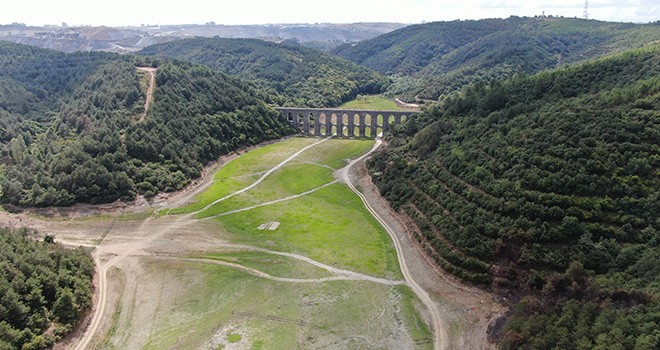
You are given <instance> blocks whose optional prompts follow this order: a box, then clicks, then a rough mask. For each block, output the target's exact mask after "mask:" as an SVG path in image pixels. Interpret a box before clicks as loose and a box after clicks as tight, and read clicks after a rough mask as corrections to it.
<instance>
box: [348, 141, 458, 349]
mask: <svg viewBox="0 0 660 350" xmlns="http://www.w3.org/2000/svg"><path fill="white" fill-rule="evenodd" d="M381 143H382V141H381V140H380V138H378V139H376V144H374V147H373V148H372V149H371V150H370V151H369V152H367V153H366V154H364V155H363V156H362V157H360V158H358V159H354V160H352V161H351V162H350V163H348V165H346V166H345V167H344V168H342V169H340V170H339V171H338V175H339V176H340V177H341V179H342V180H343V181H344V182H345V183H346V185H348V187H349V188H350V189H351V190H352V191H353V192H355V194H357V195H358V196H359V197H360V199H361V200H362V203H364V206H365V207H366V208H367V209H368V210H369V212H370V213H371V215H373V217H374V218H376V220H378V222H379V223H380V224H381V225H382V226H383V228H385V230H386V231H387V233H388V234H389V235H390V237H391V238H392V241H393V242H394V247H395V249H396V255H397V258H398V259H399V266H400V268H401V273H403V277H404V278H405V280H406V282H407V283H408V285H409V286H410V288H411V289H412V290H413V292H415V294H416V295H417V297H418V298H419V299H420V300H421V301H422V303H424V305H425V306H426V308H427V309H428V311H429V314H430V315H431V322H432V326H433V327H432V328H433V338H434V339H433V348H434V349H435V350H442V349H446V348H447V345H446V342H445V339H447V330H446V328H445V326H444V323H443V321H442V317H441V316H440V311H439V306H438V304H437V303H436V302H435V301H433V299H431V296H429V294H428V293H427V292H426V290H424V288H422V287H421V286H420V285H419V284H418V283H417V282H416V281H415V280H414V279H413V275H412V274H411V273H410V269H409V268H408V265H407V263H406V258H405V255H404V254H403V251H402V248H401V242H400V241H399V236H398V235H397V234H396V233H395V232H394V230H392V228H391V227H390V226H389V225H388V224H387V223H386V222H385V220H383V219H382V218H381V217H380V216H379V215H378V213H377V212H376V211H375V210H374V209H373V208H372V207H371V205H370V204H369V202H368V201H367V199H366V198H365V196H364V195H362V193H361V192H360V191H358V190H357V188H355V186H354V185H353V183H352V182H351V178H350V176H349V175H348V174H349V171H350V169H351V167H352V166H353V165H354V164H355V163H357V162H359V161H361V160H362V159H364V158H366V157H368V156H369V155H371V153H373V152H374V151H375V150H376V149H378V147H380V145H381Z"/></svg>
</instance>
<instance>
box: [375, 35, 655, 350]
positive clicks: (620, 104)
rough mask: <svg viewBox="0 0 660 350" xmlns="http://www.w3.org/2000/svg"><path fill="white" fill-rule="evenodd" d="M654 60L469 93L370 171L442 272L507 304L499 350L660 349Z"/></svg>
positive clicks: (647, 57) (408, 131)
mask: <svg viewBox="0 0 660 350" xmlns="http://www.w3.org/2000/svg"><path fill="white" fill-rule="evenodd" d="M658 140H660V46H659V45H654V46H651V47H647V48H644V49H634V50H631V51H627V52H625V53H623V54H618V55H614V56H611V57H608V58H604V59H600V60H597V61H594V62H589V63H583V64H577V65H571V66H568V67H564V68H561V69H557V70H550V71H544V72H542V73H539V74H536V75H533V76H525V75H521V74H516V75H514V76H513V77H512V78H510V79H508V80H506V81H503V82H498V81H496V82H492V83H490V84H483V83H475V84H472V85H469V86H467V87H465V88H464V89H462V90H461V91H460V92H457V93H454V94H450V95H449V96H448V97H447V98H446V99H444V100H443V101H442V103H440V104H438V105H436V106H434V107H433V108H429V109H428V110H426V111H425V112H424V113H422V114H420V115H418V116H416V117H413V118H411V119H410V120H409V121H408V122H406V123H405V124H403V125H402V126H400V127H396V128H394V129H393V131H392V135H391V140H390V145H389V147H387V148H385V149H384V150H383V151H381V152H380V153H379V154H377V155H376V156H375V157H374V158H373V159H372V160H370V162H369V163H368V166H369V169H370V173H371V174H372V176H373V179H374V181H375V183H376V184H377V185H378V187H379V189H380V190H381V193H382V194H383V195H384V196H385V197H386V198H387V199H388V200H389V201H390V203H391V204H392V205H393V206H394V207H395V208H396V209H397V210H399V211H400V212H402V213H405V214H407V216H409V217H410V218H411V220H412V222H413V223H414V226H416V229H415V230H414V231H415V232H416V233H415V234H416V236H417V238H418V240H419V241H420V242H422V243H423V246H424V247H425V249H426V250H427V251H428V253H429V255H430V256H432V257H433V258H434V259H435V261H436V262H437V263H438V264H439V265H440V266H442V267H443V268H444V269H445V270H447V271H449V272H451V273H453V274H455V275H457V276H460V277H461V278H463V279H464V280H467V281H471V282H473V283H476V284H480V285H483V286H488V287H490V288H491V289H492V290H494V291H495V292H497V293H500V294H501V295H503V296H506V297H507V299H509V300H512V301H513V302H512V303H513V304H512V313H511V315H509V317H508V321H507V322H506V324H505V325H504V326H503V328H502V329H499V330H497V329H494V335H495V336H496V337H499V339H500V340H501V345H502V348H504V349H514V348H516V349H592V348H594V349H657V348H658V347H659V346H660V316H659V315H660V303H659V300H658V298H660V221H659V219H658V213H660V143H659V142H658Z"/></svg>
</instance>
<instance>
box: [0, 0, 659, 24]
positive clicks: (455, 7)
mask: <svg viewBox="0 0 660 350" xmlns="http://www.w3.org/2000/svg"><path fill="white" fill-rule="evenodd" d="M656 2H657V1H655V0H617V1H613V0H604V1H593V0H592V1H590V2H589V8H588V13H589V18H590V19H596V20H602V21H612V22H634V23H648V22H654V21H657V20H658V19H660V18H659V17H660V5H658V4H657V3H656ZM136 4H137V5H136ZM35 9H38V10H37V11H35ZM255 9H258V11H255ZM583 12H584V1H581V0H550V1H523V0H500V1H481V0H464V1H462V2H461V3H460V4H456V3H455V2H449V1H437V0H436V1H433V0H401V1H399V2H397V3H386V4H384V3H380V2H377V1H373V0H368V1H362V2H356V1H349V0H334V1H328V2H321V3H312V2H300V1H299V0H280V1H279V2H277V3H275V2H264V1H261V0H243V1H239V2H228V1H220V2H216V3H212V4H208V3H204V1H200V0H189V1H186V2H185V3H184V2H181V3H175V6H171V5H170V4H169V3H168V4H167V5H163V4H162V2H159V1H154V0H142V1H140V2H135V1H128V0H115V1H112V2H104V3H96V4H94V5H93V6H92V5H90V2H88V1H81V0H61V1H57V2H53V1H45V0H25V1H21V2H20V3H11V4H8V5H5V6H4V8H3V11H2V13H0V24H12V23H22V24H25V25H28V26H44V25H62V24H63V23H66V24H67V25H69V26H110V27H126V26H133V27H139V26H141V25H182V24H190V25H195V24H205V23H208V22H214V23H216V24H218V25H253V24H257V25H267V24H314V23H337V24H339V23H375V22H387V23H405V24H414V23H422V22H434V21H451V20H457V19H460V20H469V19H482V18H508V17H510V16H521V17H522V16H528V17H533V16H537V15H542V14H545V15H552V16H562V17H570V18H572V17H577V18H582V16H583Z"/></svg>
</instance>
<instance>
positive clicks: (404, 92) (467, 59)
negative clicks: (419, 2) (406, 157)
mask: <svg viewBox="0 0 660 350" xmlns="http://www.w3.org/2000/svg"><path fill="white" fill-rule="evenodd" d="M658 40H660V24H659V23H658V22H656V23H652V24H645V25H641V24H632V23H611V22H601V21H594V20H590V21H587V20H582V19H573V18H551V17H539V18H520V17H510V18H508V19H484V20H478V21H452V22H434V23H427V24H420V25H412V26H409V27H405V28H402V29H399V30H396V31H394V32H391V33H387V34H384V35H381V36H379V37H376V38H374V39H370V40H366V41H364V42H360V43H358V44H354V45H346V46H344V47H341V48H338V49H336V50H335V51H334V52H335V53H336V54H338V55H340V56H342V57H345V58H347V59H349V60H352V61H354V62H356V63H359V64H362V65H364V66H366V67H369V68H372V69H375V70H377V71H379V72H381V73H383V74H386V75H390V76H393V77H395V78H396V79H395V80H396V83H395V84H394V85H393V86H392V88H391V92H392V93H394V94H396V95H399V96H402V97H404V98H405V99H408V100H414V99H415V97H419V98H422V99H434V100H437V99H438V98H439V97H440V96H441V95H443V94H447V93H449V92H451V91H455V90H457V89H459V88H461V87H462V86H464V85H465V84H469V83H472V82H475V81H482V82H484V83H488V82H490V81H491V80H493V79H502V78H507V77H510V76H512V75H513V74H515V73H526V74H531V73H535V72H539V71H541V70H544V69H547V68H555V67H559V66H562V65H566V64H570V63H574V62H577V61H582V60H587V59H591V58H596V57H600V56H603V55H606V54H610V53H614V52H620V51H623V50H626V49H630V48H635V47H640V46H643V45H647V44H649V43H653V42H657V41H658Z"/></svg>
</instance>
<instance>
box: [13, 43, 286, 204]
mask: <svg viewBox="0 0 660 350" xmlns="http://www.w3.org/2000/svg"><path fill="white" fill-rule="evenodd" d="M147 64H158V62H152V61H150V59H146V58H142V57H137V56H118V55H111V54H102V53H76V54H62V53H58V52H54V51H48V50H42V49H35V48H29V47H25V46H20V45H16V44H9V43H2V42H0V142H1V144H0V146H1V148H0V157H1V158H2V166H0V184H1V186H2V187H1V189H2V191H1V193H0V194H1V195H2V197H1V199H2V201H3V202H5V203H11V204H14V205H22V206H51V205H56V206H63V205H71V204H73V203H77V202H88V203H101V202H111V201H114V200H117V199H132V198H134V197H135V196H136V195H137V194H144V195H145V196H147V197H148V196H153V195H154V194H156V193H157V192H161V191H174V190H177V189H180V188H182V187H184V186H185V185H186V184H187V183H189V181H190V180H191V179H193V178H196V177H198V176H199V175H200V171H201V168H202V167H203V165H204V164H206V163H208V162H209V161H211V160H214V159H216V158H217V157H218V156H220V155H222V154H225V153H228V152H230V151H232V150H235V149H237V148H239V147H244V146H248V145H253V144H256V143H258V142H261V141H264V140H268V139H274V138H278V137H281V136H283V135H286V134H288V133H291V132H293V130H292V129H291V128H290V127H289V126H288V124H287V123H286V121H285V120H283V119H282V117H281V116H280V114H279V113H278V112H276V111H275V110H273V109H272V108H270V107H268V105H267V104H266V102H264V101H265V100H268V98H269V96H268V94H266V93H264V92H262V91H261V90H259V89H257V88H256V87H255V86H253V85H251V84H248V83H246V82H243V81H240V80H238V79H236V78H231V77H229V76H227V75H224V74H222V73H219V72H216V71H213V70H211V69H210V68H208V67H205V66H201V65H193V64H190V63H184V62H178V63H168V62H165V63H162V64H160V67H159V68H158V71H157V73H156V89H155V94H154V102H153V104H152V105H151V107H150V108H149V111H148V113H147V114H146V118H144V120H142V121H139V120H138V119H139V118H138V116H139V115H141V113H142V112H144V99H145V91H146V89H145V87H144V86H143V85H142V83H141V79H140V76H139V75H138V73H137V70H136V66H141V65H147Z"/></svg>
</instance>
